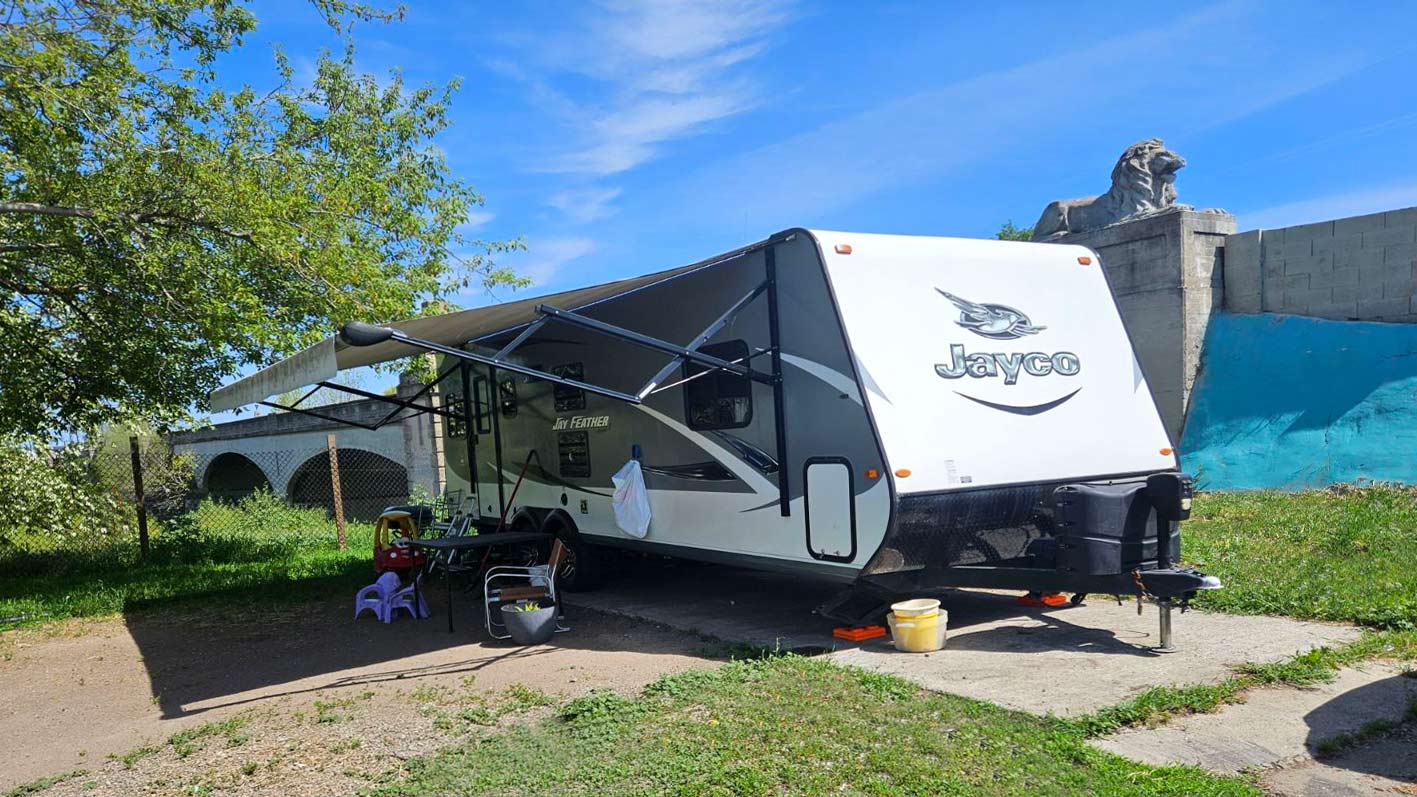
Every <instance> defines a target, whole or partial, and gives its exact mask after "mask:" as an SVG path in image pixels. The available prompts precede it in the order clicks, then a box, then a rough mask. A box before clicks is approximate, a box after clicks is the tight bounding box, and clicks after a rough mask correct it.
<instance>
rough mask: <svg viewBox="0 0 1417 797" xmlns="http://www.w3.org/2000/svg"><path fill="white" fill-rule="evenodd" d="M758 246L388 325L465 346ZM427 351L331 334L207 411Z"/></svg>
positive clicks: (224, 394) (215, 397)
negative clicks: (358, 342) (357, 342)
mask: <svg viewBox="0 0 1417 797" xmlns="http://www.w3.org/2000/svg"><path fill="white" fill-rule="evenodd" d="M760 246H762V244H754V245H752V246H747V247H743V248H742V249H737V250H734V251H732V252H729V253H727V254H725V255H721V256H719V257H715V258H712V259H710V260H704V261H701V262H698V263H693V264H690V265H687V266H681V267H679V268H674V269H669V270H668V271H660V272H656V273H654V274H645V275H643V276H638V277H631V278H629V279H623V280H618V281H616V282H607V283H602V284H600V285H593V286H590V287H588V288H577V289H575V290H569V291H563V292H561V293H555V294H549V295H545V296H538V297H534V298H529V299H522V300H519V301H515V302H506V303H504V304H496V305H491V306H489V307H479V308H476V309H473V310H461V311H459V312H456V313H447V314H445V315H438V316H429V317H427V318H415V319H412V320H409V321H400V322H398V323H395V324H389V325H387V326H388V327H390V328H392V329H396V330H399V331H400V332H403V333H405V334H407V335H408V336H409V337H413V338H418V339H420V340H425V341H430V342H432V343H436V344H440V345H443V346H449V347H460V346H462V345H464V344H466V343H468V342H471V341H476V340H480V339H483V338H488V337H492V336H494V335H497V334H500V333H503V332H507V331H509V330H513V329H516V328H518V327H522V326H525V325H527V324H529V323H532V322H533V321H535V320H537V318H538V317H539V314H538V313H537V310H536V308H537V307H538V306H539V305H541V304H543V303H546V304H551V305H555V306H557V307H560V308H565V309H568V310H579V309H583V308H586V307H589V306H591V305H594V304H597V303H599V302H602V301H605V300H607V299H612V298H614V297H617V296H621V295H624V294H627V293H630V292H632V291H635V290H639V289H640V288H644V287H646V286H649V285H653V284H655V283H658V282H663V281H664V280H669V279H673V278H675V277H679V276H682V275H684V274H688V273H690V272H692V271H697V270H699V269H702V268H707V267H709V266H713V265H716V264H718V263H722V262H725V261H727V260H731V259H733V258H735V257H738V256H740V255H742V254H744V253H746V252H749V251H752V250H754V249H757V248H759V247H760ZM426 351H427V349H422V348H418V347H415V346H409V345H406V344H403V343H399V342H397V341H394V340H389V341H385V342H383V343H378V344H375V345H372V346H352V345H350V344H348V343H346V342H345V341H343V340H341V339H340V338H339V337H338V336H337V335H331V336H330V337H328V338H326V339H324V340H322V341H320V342H319V343H316V344H315V345H314V346H311V347H310V348H308V349H305V350H304V351H301V352H299V353H297V354H293V355H291V356H290V357H287V358H286V359H284V360H281V361H280V362H277V363H275V364H273V365H270V366H267V367H266V368H263V369H261V370H260V371H257V372H256V373H254V374H251V375H250V376H247V377H243V378H241V379H238V380H236V381H235V382H232V383H231V384H229V385H224V386H222V387H220V388H217V389H216V390H213V391H212V393H211V396H210V404H211V410H212V411H213V412H222V411H225V410H234V409H236V408H237V407H244V406H246V405H247V404H255V403H258V402H261V401H264V400H265V399H267V398H270V397H271V396H276V395H279V394H281V393H286V392H288V391H291V390H296V389H298V388H302V387H306V386H308V385H316V384H319V383H321V382H325V381H328V380H330V379H333V378H334V377H335V375H336V374H338V373H339V372H340V371H343V370H347V369H350V368H359V367H362V366H367V365H375V364H378V363H383V362H389V361H390V360H398V359H402V358H404V357H411V356H413V355H417V354H423V353H425V352H426Z"/></svg>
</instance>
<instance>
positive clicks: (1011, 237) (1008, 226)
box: [994, 219, 1033, 241]
mask: <svg viewBox="0 0 1417 797" xmlns="http://www.w3.org/2000/svg"><path fill="white" fill-rule="evenodd" d="M994 237H995V238H998V239H999V240H1000V241H1031V240H1033V230H1032V229H1030V228H1028V227H1015V226H1014V220H1013V219H1009V220H1008V221H1006V222H1004V226H1002V227H1000V228H999V231H998V232H996V233H994Z"/></svg>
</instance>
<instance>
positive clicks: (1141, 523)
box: [1053, 480, 1181, 575]
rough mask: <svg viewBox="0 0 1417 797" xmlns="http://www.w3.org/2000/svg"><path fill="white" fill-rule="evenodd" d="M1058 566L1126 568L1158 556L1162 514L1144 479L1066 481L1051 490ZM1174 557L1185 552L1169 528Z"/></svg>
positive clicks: (1090, 571)
mask: <svg viewBox="0 0 1417 797" xmlns="http://www.w3.org/2000/svg"><path fill="white" fill-rule="evenodd" d="M1053 504H1054V516H1055V518H1056V519H1057V539H1058V549H1057V568H1058V570H1060V571H1063V572H1069V573H1078V574H1082V575H1115V574H1118V573H1128V572H1131V571H1132V570H1134V569H1136V568H1138V567H1142V566H1144V565H1146V564H1150V563H1154V562H1155V561H1156V558H1157V557H1156V552H1157V542H1156V540H1157V535H1156V531H1157V524H1158V523H1161V522H1168V523H1169V522H1170V521H1163V520H1161V519H1160V518H1159V517H1158V513H1157V511H1156V507H1155V506H1154V505H1153V503H1152V498H1151V496H1150V490H1149V489H1148V486H1147V483H1146V482H1145V481H1141V480H1138V481H1134V482H1124V483H1121V484H1067V485H1063V486H1062V487H1059V488H1058V489H1057V490H1055V491H1054V492H1053ZM1169 537H1170V542H1171V556H1170V557H1169V558H1170V560H1171V561H1176V560H1177V559H1179V558H1180V554H1181V539H1180V536H1179V535H1176V534H1170V535H1169Z"/></svg>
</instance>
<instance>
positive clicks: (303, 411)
mask: <svg viewBox="0 0 1417 797" xmlns="http://www.w3.org/2000/svg"><path fill="white" fill-rule="evenodd" d="M257 403H258V404H260V405H261V406H262V407H271V408H273V409H277V410H282V411H284V412H293V413H296V414H298V415H308V416H310V417H311V418H319V419H320V420H322V421H329V422H331V423H337V424H340V425H342V426H354V427H357V428H359V429H367V430H368V431H371V432H373V431H376V430H378V428H379V427H378V426H377V425H375V424H370V423H360V422H359V421H352V420H350V419H348V418H336V417H335V416H333V415H326V414H325V413H323V412H316V411H314V410H307V409H301V408H300V407H297V406H295V405H293V404H292V405H290V406H286V405H284V404H277V403H275V402H274V401H260V402H257Z"/></svg>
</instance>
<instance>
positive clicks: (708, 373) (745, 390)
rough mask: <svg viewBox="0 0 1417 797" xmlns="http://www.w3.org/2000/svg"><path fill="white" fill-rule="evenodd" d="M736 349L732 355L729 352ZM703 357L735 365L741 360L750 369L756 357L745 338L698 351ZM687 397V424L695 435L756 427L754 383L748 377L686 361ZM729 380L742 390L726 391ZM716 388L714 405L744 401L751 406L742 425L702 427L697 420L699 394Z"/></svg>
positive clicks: (711, 345) (685, 395)
mask: <svg viewBox="0 0 1417 797" xmlns="http://www.w3.org/2000/svg"><path fill="white" fill-rule="evenodd" d="M730 347H731V348H732V350H731V351H725V349H728V348H730ZM698 351H699V352H700V353H701V354H707V355H709V356H712V357H717V358H719V359H721V360H727V361H729V362H732V361H734V360H741V364H743V365H747V363H748V360H749V359H750V358H751V357H752V349H751V348H750V347H749V346H748V341H746V340H743V339H742V338H733V339H731V340H722V341H718V342H717V343H707V344H704V345H703V346H700V347H699V348H698ZM682 378H683V379H684V380H685V382H684V385H683V390H682V392H683V394H684V423H685V424H686V425H687V426H688V427H689V428H690V429H693V430H694V431H713V430H717V429H743V428H745V427H748V426H751V425H752V424H753V380H752V379H749V378H748V377H746V376H742V375H739V374H735V373H733V372H731V371H724V370H722V369H717V368H713V367H712V366H706V365H700V364H698V363H695V362H692V361H688V360H686V361H685V362H684V365H683V369H682ZM725 380H734V381H735V382H736V383H737V384H738V385H740V387H739V388H738V389H737V390H733V391H728V395H727V396H725V395H724V393H725V391H723V390H722V387H723V385H724V382H725ZM706 385H712V386H713V387H712V389H713V402H714V403H715V404H718V402H721V401H722V400H723V399H725V398H728V399H735V398H744V399H747V402H748V411H747V413H746V414H745V415H744V417H743V420H742V421H740V422H738V423H699V422H696V421H695V419H694V412H693V406H694V404H695V401H694V399H695V394H696V393H698V394H700V396H701V395H702V393H703V391H704V389H705V386H706Z"/></svg>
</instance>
